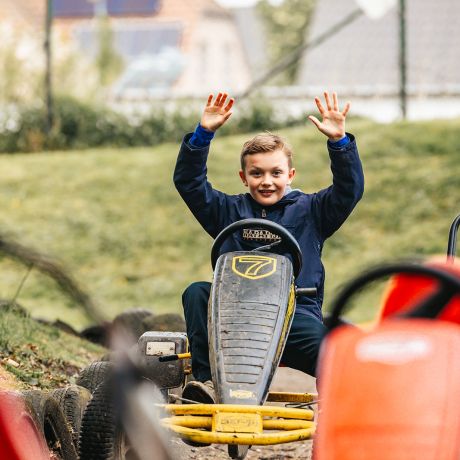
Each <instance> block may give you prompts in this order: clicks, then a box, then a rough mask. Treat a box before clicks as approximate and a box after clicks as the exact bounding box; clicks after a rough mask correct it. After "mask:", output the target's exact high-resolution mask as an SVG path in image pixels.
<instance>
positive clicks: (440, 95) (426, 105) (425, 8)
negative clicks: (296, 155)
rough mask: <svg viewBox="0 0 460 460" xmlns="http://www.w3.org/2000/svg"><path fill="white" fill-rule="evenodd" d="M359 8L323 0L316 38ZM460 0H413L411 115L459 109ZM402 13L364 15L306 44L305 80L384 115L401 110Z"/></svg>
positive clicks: (458, 112)
mask: <svg viewBox="0 0 460 460" xmlns="http://www.w3.org/2000/svg"><path fill="white" fill-rule="evenodd" d="M355 8H356V3H355V2H354V0H322V1H321V2H317V7H316V11H315V14H314V17H313V20H312V23H311V27H310V30H309V36H308V39H309V40H312V39H313V38H314V37H318V36H319V35H320V34H321V33H323V32H324V31H326V30H327V29H329V28H330V27H331V26H332V25H333V24H334V22H336V21H337V22H338V21H339V20H341V19H342V18H344V17H346V15H348V14H349V13H350V12H352V11H353V10H354V9H355ZM459 18H460V2H458V1H457V0H439V1H437V2H433V1H431V0H406V43H407V48H406V49H407V61H406V66H407V94H408V99H407V109H408V112H407V114H408V118H410V119H423V118H436V117H438V116H439V117H455V116H460V60H459V59H458V44H459V43H460V29H459V28H458V27H457V25H456V24H457V20H458V19H459ZM399 49H400V41H399V14H398V10H397V9H396V8H393V9H391V10H390V11H388V12H387V13H386V14H385V15H384V16H383V17H381V18H380V19H378V20H371V19H369V18H368V17H366V16H365V15H364V14H363V15H361V16H360V17H358V18H357V19H356V20H354V21H353V22H352V23H350V24H349V25H347V26H346V27H344V28H343V29H342V30H340V31H339V32H338V33H336V34H335V35H333V36H331V37H330V38H328V39H327V40H326V41H324V42H323V43H322V44H321V45H319V46H317V47H315V48H313V49H310V50H308V49H307V50H306V52H305V54H304V56H303V58H302V63H301V68H300V72H299V79H298V85H299V86H300V87H302V88H304V90H305V91H307V92H308V93H310V94H318V93H321V91H322V90H323V89H329V90H336V91H337V92H338V93H339V95H340V96H342V99H344V98H347V99H351V100H352V101H353V113H355V114H356V113H360V114H363V115H368V116H371V117H374V118H377V119H380V120H382V121H390V120H393V119H396V118H399V117H400V114H401V111H400V100H399V91H400V71H399Z"/></svg>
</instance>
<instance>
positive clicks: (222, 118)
mask: <svg viewBox="0 0 460 460" xmlns="http://www.w3.org/2000/svg"><path fill="white" fill-rule="evenodd" d="M227 96H228V94H227V93H219V94H218V95H217V97H216V100H215V101H214V102H212V99H213V97H214V95H213V94H210V95H209V97H208V103H207V104H206V107H205V109H204V111H203V115H202V116H201V122H200V124H201V126H202V127H203V128H205V129H207V130H209V131H217V130H218V129H219V128H220V127H221V126H222V125H223V124H224V123H225V122H226V121H227V120H228V119H229V118H230V117H231V115H232V113H233V112H231V111H230V109H231V108H232V107H233V103H234V102H235V99H233V98H230V99H229V100H228V103H227V105H225V101H226V100H227Z"/></svg>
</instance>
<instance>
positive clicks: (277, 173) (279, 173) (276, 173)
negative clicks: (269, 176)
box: [273, 171, 282, 177]
mask: <svg viewBox="0 0 460 460" xmlns="http://www.w3.org/2000/svg"><path fill="white" fill-rule="evenodd" d="M281 172H282V171H273V175H274V176H275V177H278V176H279V175H281Z"/></svg>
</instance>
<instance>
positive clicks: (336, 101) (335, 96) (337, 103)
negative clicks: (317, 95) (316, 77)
mask: <svg viewBox="0 0 460 460" xmlns="http://www.w3.org/2000/svg"><path fill="white" fill-rule="evenodd" d="M332 102H333V103H334V110H339V100H338V99H337V93H335V92H334V93H332Z"/></svg>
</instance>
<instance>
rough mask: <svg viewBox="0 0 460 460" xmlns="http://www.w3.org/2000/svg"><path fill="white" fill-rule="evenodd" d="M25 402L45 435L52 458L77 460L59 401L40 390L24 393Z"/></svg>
mask: <svg viewBox="0 0 460 460" xmlns="http://www.w3.org/2000/svg"><path fill="white" fill-rule="evenodd" d="M24 400H25V402H26V407H27V409H28V410H29V413H30V414H31V415H32V417H33V419H34V421H35V423H36V425H37V427H38V429H39V430H40V431H41V433H42V434H43V436H44V438H45V440H46V444H47V446H48V449H49V450H50V453H52V456H51V457H50V458H53V459H59V460H77V459H78V457H77V450H76V448H75V446H74V443H73V440H72V434H71V432H70V430H69V427H68V424H67V421H66V419H65V416H64V414H63V412H62V410H61V408H60V407H59V404H58V403H57V401H56V400H55V399H54V398H52V397H51V395H50V394H49V393H44V392H42V391H40V390H30V391H26V392H24Z"/></svg>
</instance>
